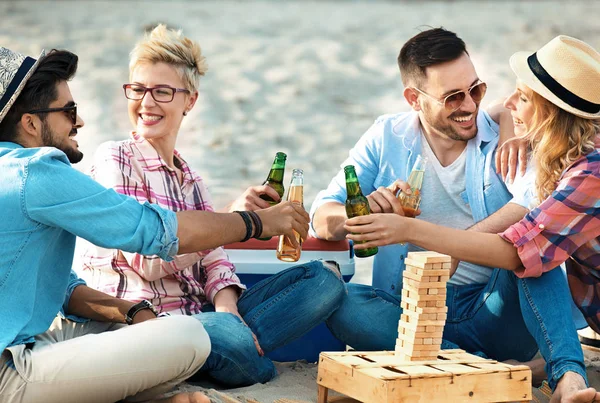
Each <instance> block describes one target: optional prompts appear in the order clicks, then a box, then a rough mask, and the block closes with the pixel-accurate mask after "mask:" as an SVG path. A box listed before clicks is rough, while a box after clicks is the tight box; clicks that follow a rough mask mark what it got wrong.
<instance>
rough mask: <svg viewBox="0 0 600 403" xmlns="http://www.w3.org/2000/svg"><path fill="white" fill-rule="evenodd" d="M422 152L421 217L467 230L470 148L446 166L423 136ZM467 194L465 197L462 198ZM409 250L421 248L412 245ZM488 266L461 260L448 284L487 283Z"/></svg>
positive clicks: (469, 215) (469, 209)
mask: <svg viewBox="0 0 600 403" xmlns="http://www.w3.org/2000/svg"><path fill="white" fill-rule="evenodd" d="M421 148H422V149H421V152H422V155H423V156H426V157H427V159H428V162H427V166H426V167H425V176H424V178H423V186H422V188H421V206H420V207H421V215H420V216H418V217H417V219H418V220H424V221H428V222H430V223H433V224H439V225H443V226H445V227H450V228H457V229H467V228H469V227H471V226H472V225H473V224H475V220H474V219H473V215H472V213H471V207H470V206H469V204H468V203H467V201H466V184H465V168H466V163H467V148H466V147H465V149H464V151H463V152H462V154H461V155H460V156H459V157H458V158H457V159H456V161H454V162H453V163H452V164H450V165H448V166H447V167H443V166H442V165H441V164H440V162H439V161H438V159H437V157H436V156H435V154H434V153H433V150H432V149H431V147H430V146H429V143H427V140H425V138H423V142H422V147H421ZM463 197H464V199H463ZM408 249H409V251H418V250H422V249H421V248H419V247H417V246H414V245H410V244H409V246H408ZM492 270H493V269H491V268H489V267H485V266H479V265H476V264H472V263H468V262H462V261H461V262H460V264H459V265H458V269H457V270H456V273H455V274H454V275H453V276H452V277H451V278H450V281H449V283H450V284H455V285H464V284H474V283H487V282H488V280H489V279H490V277H491V275H492Z"/></svg>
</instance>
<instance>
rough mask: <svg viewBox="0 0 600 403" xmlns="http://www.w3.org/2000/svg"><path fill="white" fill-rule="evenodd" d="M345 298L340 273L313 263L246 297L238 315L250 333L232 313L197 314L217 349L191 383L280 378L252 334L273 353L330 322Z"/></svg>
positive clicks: (247, 382) (262, 285) (234, 383)
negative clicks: (203, 380) (330, 318)
mask: <svg viewBox="0 0 600 403" xmlns="http://www.w3.org/2000/svg"><path fill="white" fill-rule="evenodd" d="M345 295H346V286H345V284H344V281H343V280H342V278H341V274H340V273H339V272H335V270H331V269H329V268H327V267H326V266H324V265H323V263H322V262H320V261H312V262H309V263H305V264H301V265H298V266H294V267H290V268H289V269H286V270H284V271H282V272H280V273H278V274H275V275H273V276H270V277H268V278H266V279H264V280H262V281H260V282H258V283H257V284H256V285H254V286H253V287H251V288H250V289H248V290H247V291H245V292H244V293H243V294H242V296H241V297H240V299H239V301H238V311H239V313H240V314H241V315H242V317H243V318H244V321H245V322H246V323H247V324H248V326H249V327H250V328H248V327H247V326H245V325H244V324H243V323H242V321H241V320H240V319H239V318H238V317H237V316H235V315H233V314H230V313H222V312H202V313H200V314H197V315H195V316H194V317H195V318H197V319H198V320H200V321H201V322H202V323H203V324H204V329H205V330H206V332H207V333H208V335H209V337H210V340H211V344H212V347H211V352H210V355H209V356H208V359H207V360H206V363H205V364H204V366H203V367H202V368H201V369H200V371H199V372H198V373H197V374H196V375H194V376H193V377H192V378H191V380H192V381H193V380H197V379H199V378H201V377H205V376H208V377H210V378H212V379H213V380H216V381H217V382H219V383H221V384H223V385H226V386H230V387H239V386H247V385H252V384H255V383H258V382H260V383H264V382H267V381H269V380H271V379H272V378H273V377H275V376H276V375H277V371H276V369H275V365H273V362H272V361H271V360H270V359H268V358H267V357H261V356H260V355H259V354H258V352H257V351H256V347H255V345H254V341H253V339H252V334H251V332H250V330H252V332H254V334H255V335H256V337H257V338H258V342H259V344H260V346H261V347H262V349H263V350H264V351H265V353H266V352H269V351H272V350H274V349H276V348H279V347H281V346H283V345H285V344H287V343H289V342H291V341H293V340H295V339H297V338H298V337H301V336H302V335H304V334H305V333H307V332H308V331H309V330H311V329H312V328H313V327H315V326H316V325H318V324H320V323H322V322H323V321H325V320H326V319H327V318H328V317H329V316H330V315H331V313H332V312H333V311H335V310H336V309H337V308H338V306H339V305H340V304H341V303H342V300H343V299H344V296H345ZM207 309H208V310H211V309H212V310H214V307H213V306H212V305H210V306H208V307H207Z"/></svg>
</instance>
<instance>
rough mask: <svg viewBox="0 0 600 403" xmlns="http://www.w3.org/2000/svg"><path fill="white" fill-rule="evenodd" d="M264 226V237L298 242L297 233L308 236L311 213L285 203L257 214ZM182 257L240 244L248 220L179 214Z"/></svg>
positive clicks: (198, 213)
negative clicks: (234, 243)
mask: <svg viewBox="0 0 600 403" xmlns="http://www.w3.org/2000/svg"><path fill="white" fill-rule="evenodd" d="M256 214H258V216H259V217H260V219H261V221H262V224H263V231H262V235H261V236H263V237H265V238H266V237H271V236H276V235H282V234H285V235H288V236H289V237H290V238H291V240H292V242H296V240H295V238H296V237H295V236H294V231H296V232H298V233H299V234H300V236H301V237H302V238H303V239H306V237H307V236H308V220H309V218H308V213H307V212H306V211H304V208H303V207H302V206H301V205H300V204H297V203H291V202H281V203H279V204H278V205H276V206H273V207H270V208H268V209H264V210H257V211H256ZM177 221H178V228H177V237H178V238H179V251H178V253H179V254H181V253H191V252H197V251H201V250H206V249H213V248H216V247H218V246H222V245H226V244H229V243H233V242H238V241H240V240H241V239H243V238H244V236H245V235H246V225H245V224H244V220H243V219H242V217H240V215H239V214H237V213H214V212H210V211H180V212H178V213H177ZM253 232H254V229H253Z"/></svg>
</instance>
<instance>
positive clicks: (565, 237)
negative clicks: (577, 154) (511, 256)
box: [499, 162, 600, 277]
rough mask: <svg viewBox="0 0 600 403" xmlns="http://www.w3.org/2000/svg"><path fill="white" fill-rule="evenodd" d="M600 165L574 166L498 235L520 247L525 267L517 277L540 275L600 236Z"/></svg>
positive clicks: (519, 251)
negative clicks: (555, 185)
mask: <svg viewBox="0 0 600 403" xmlns="http://www.w3.org/2000/svg"><path fill="white" fill-rule="evenodd" d="M599 165H600V164H594V165H593V167H595V168H594V169H590V164H587V163H585V162H582V163H581V164H576V165H574V166H573V167H571V168H570V169H569V170H568V171H567V172H566V174H565V175H564V177H563V178H562V179H561V181H560V183H559V186H558V187H557V189H556V190H555V191H554V192H553V193H552V195H551V196H550V197H548V198H547V199H546V200H544V201H543V202H542V203H541V204H540V205H539V206H538V207H537V208H535V209H534V210H532V211H531V212H529V213H528V214H527V215H526V216H525V217H524V218H523V219H522V220H521V221H520V222H518V223H516V224H514V225H512V226H511V227H509V228H508V229H507V230H506V231H504V232H503V233H501V234H499V235H500V236H501V237H502V238H504V239H505V240H506V241H508V242H511V243H512V244H513V245H514V246H515V247H516V248H517V250H518V254H519V257H520V259H521V262H522V263H523V267H522V268H521V269H519V270H516V271H515V274H516V275H517V276H519V277H538V276H540V275H541V274H542V273H544V272H546V271H549V270H552V269H554V268H555V267H557V266H559V265H560V264H562V263H563V262H565V261H566V260H567V259H568V258H569V256H571V255H573V254H574V253H575V252H576V251H577V249H579V248H580V247H581V246H582V245H584V244H585V243H587V242H589V241H591V240H594V239H595V238H597V237H598V236H600V219H599V218H598V217H599V215H600V199H599V196H598V195H600V176H599V174H598V166H599Z"/></svg>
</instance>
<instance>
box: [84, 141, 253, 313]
mask: <svg viewBox="0 0 600 403" xmlns="http://www.w3.org/2000/svg"><path fill="white" fill-rule="evenodd" d="M132 136H133V139H131V140H126V141H121V142H109V143H105V144H103V145H101V146H100V148H99V149H98V151H97V152H96V155H95V161H94V166H93V168H92V172H91V175H92V177H93V178H94V179H95V180H97V181H98V182H100V183H101V184H102V185H104V186H106V187H109V188H113V189H115V190H116V191H117V192H119V193H122V194H124V195H127V196H131V197H133V198H135V199H136V200H138V201H139V202H140V203H144V202H146V201H147V202H150V203H154V204H158V205H159V206H161V207H164V208H165V209H168V210H172V211H183V210H205V211H213V207H212V201H211V197H210V194H209V193H208V189H207V188H206V186H205V185H204V182H203V181H202V179H201V178H200V176H198V175H197V174H196V173H195V172H194V171H192V170H191V168H190V167H189V166H188V164H187V163H186V162H185V161H184V160H183V158H181V156H180V155H179V153H178V152H177V151H175V159H176V160H177V162H178V163H179V164H180V167H181V171H182V172H183V184H180V183H179V181H178V180H177V175H176V173H175V171H174V170H172V169H171V168H169V166H167V164H165V162H164V161H163V159H162V158H161V157H160V156H159V155H158V153H157V152H156V150H155V149H154V147H152V145H151V144H150V143H148V142H147V141H146V140H145V139H143V138H142V137H139V136H137V135H135V134H134V133H133V134H132ZM106 219H107V220H110V219H111V218H110V217H106ZM82 263H83V266H82V267H81V268H76V271H77V272H78V274H79V275H80V276H81V277H82V278H83V279H85V280H86V282H87V284H88V285H89V286H90V287H93V288H96V289H98V290H100V291H103V292H105V293H107V294H109V295H113V296H115V297H118V298H123V299H127V300H129V301H140V300H142V299H147V300H149V301H151V302H152V303H153V304H154V305H155V306H156V307H157V308H158V309H159V310H160V311H162V312H171V313H176V314H187V315H189V314H196V313H199V312H200V311H201V309H202V306H203V305H204V304H206V303H213V298H214V296H215V295H216V294H217V292H218V291H220V290H221V289H223V288H225V287H227V286H236V287H238V288H239V289H240V290H243V289H245V288H246V287H245V286H243V285H241V284H240V280H239V278H238V277H237V276H236V275H235V268H234V266H233V264H232V263H231V262H230V261H229V259H228V257H227V254H226V253H225V251H224V250H223V248H215V249H209V250H205V251H201V252H197V253H187V254H182V255H177V256H175V257H174V259H173V261H171V262H166V261H164V260H162V259H160V258H159V257H158V256H143V255H140V254H137V253H129V252H125V251H120V250H114V249H104V248H101V247H99V246H95V245H92V244H86V248H85V251H84V253H83V256H82Z"/></svg>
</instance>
